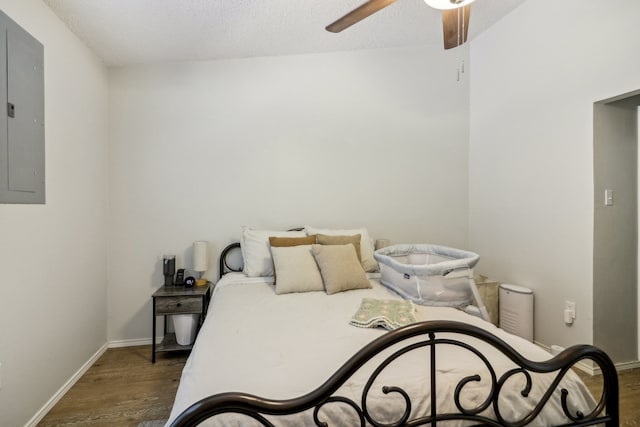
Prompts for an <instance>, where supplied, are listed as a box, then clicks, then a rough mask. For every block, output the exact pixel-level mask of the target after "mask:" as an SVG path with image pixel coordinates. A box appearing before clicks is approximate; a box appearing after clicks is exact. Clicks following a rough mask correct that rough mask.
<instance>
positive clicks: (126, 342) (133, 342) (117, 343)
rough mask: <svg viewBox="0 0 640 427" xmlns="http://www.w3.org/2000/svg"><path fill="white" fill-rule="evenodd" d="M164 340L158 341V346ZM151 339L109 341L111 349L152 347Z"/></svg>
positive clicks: (159, 339)
mask: <svg viewBox="0 0 640 427" xmlns="http://www.w3.org/2000/svg"><path fill="white" fill-rule="evenodd" d="M160 341H162V338H157V339H156V344H158V343H160ZM151 343H152V341H151V338H136V339H131V340H115V341H109V343H108V345H109V348H120V347H134V346H137V345H151Z"/></svg>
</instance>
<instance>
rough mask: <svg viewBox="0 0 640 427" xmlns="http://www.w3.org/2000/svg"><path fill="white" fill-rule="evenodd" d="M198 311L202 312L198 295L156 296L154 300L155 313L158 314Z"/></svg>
mask: <svg viewBox="0 0 640 427" xmlns="http://www.w3.org/2000/svg"><path fill="white" fill-rule="evenodd" d="M200 312H202V297H199V296H175V297H158V298H157V301H156V315H158V316H159V315H162V314H175V313H200Z"/></svg>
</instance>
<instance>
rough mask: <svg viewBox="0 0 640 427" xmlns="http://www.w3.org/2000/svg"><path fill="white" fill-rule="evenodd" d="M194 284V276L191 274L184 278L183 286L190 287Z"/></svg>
mask: <svg viewBox="0 0 640 427" xmlns="http://www.w3.org/2000/svg"><path fill="white" fill-rule="evenodd" d="M195 284H196V278H195V277H193V276H189V277H187V278H186V279H184V287H185V288H191V287H192V286H193V285H195Z"/></svg>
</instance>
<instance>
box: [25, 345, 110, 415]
mask: <svg viewBox="0 0 640 427" xmlns="http://www.w3.org/2000/svg"><path fill="white" fill-rule="evenodd" d="M107 348H108V345H107V343H105V344H103V345H102V347H100V348H99V349H98V351H96V352H95V353H94V355H93V356H91V357H90V358H89V360H87V361H86V362H85V364H84V365H82V367H81V368H80V369H78V371H77V372H76V373H75V374H73V376H72V377H71V378H69V380H68V381H67V382H66V383H65V384H64V385H63V386H62V387H60V389H59V390H58V391H57V392H56V393H55V394H54V395H53V396H52V397H51V399H49V401H47V403H45V404H44V406H43V407H42V408H40V410H39V411H38V412H36V414H35V415H34V416H33V417H32V418H31V419H30V420H29V421H27V423H26V424H25V427H35V426H36V425H37V424H38V423H39V422H40V421H42V419H43V418H44V417H45V415H47V413H48V412H49V411H50V410H51V409H52V408H53V407H54V406H55V405H56V403H58V401H60V399H62V397H63V396H64V395H65V394H66V393H67V392H68V391H69V389H70V388H71V387H73V385H74V384H75V383H76V382H78V380H79V379H80V378H82V376H83V375H84V374H85V372H87V371H88V370H89V368H90V367H91V366H92V365H93V364H94V363H95V362H96V361H97V360H98V359H99V358H100V356H102V355H103V354H104V352H105V351H107Z"/></svg>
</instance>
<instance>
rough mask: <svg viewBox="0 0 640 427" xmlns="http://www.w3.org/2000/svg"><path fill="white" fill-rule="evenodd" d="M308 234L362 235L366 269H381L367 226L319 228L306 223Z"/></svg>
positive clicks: (361, 244) (362, 250)
mask: <svg viewBox="0 0 640 427" xmlns="http://www.w3.org/2000/svg"><path fill="white" fill-rule="evenodd" d="M304 231H305V233H307V236H310V235H312V234H329V235H332V236H352V235H354V234H359V235H360V256H361V257H362V267H363V268H364V270H365V271H367V272H369V273H373V272H374V271H379V268H378V263H377V262H376V260H375V258H374V257H373V252H374V248H373V243H372V242H371V238H370V237H369V232H368V231H367V229H366V228H365V227H362V228H351V229H331V228H317V227H310V226H308V225H306V226H305V227H304Z"/></svg>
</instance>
